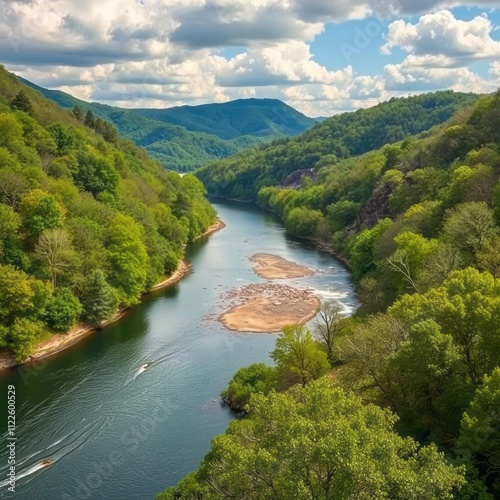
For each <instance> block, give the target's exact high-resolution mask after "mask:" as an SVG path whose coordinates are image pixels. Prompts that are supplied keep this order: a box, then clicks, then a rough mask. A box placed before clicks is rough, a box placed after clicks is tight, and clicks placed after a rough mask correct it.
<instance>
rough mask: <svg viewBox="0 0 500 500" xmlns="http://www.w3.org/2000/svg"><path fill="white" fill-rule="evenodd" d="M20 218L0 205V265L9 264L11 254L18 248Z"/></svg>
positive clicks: (7, 207)
mask: <svg viewBox="0 0 500 500" xmlns="http://www.w3.org/2000/svg"><path fill="white" fill-rule="evenodd" d="M20 226H21V218H20V217H19V215H18V214H17V213H16V212H14V210H12V208H11V207H9V206H8V205H4V204H3V203H0V263H4V264H7V263H10V262H8V261H9V259H10V258H11V257H12V252H13V250H15V249H16V248H18V247H19V243H20V239H19V236H18V230H19V227H20Z"/></svg>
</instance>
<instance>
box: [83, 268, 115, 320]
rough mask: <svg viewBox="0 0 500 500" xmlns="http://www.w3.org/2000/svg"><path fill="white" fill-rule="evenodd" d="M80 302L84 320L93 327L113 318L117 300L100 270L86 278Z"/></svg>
mask: <svg viewBox="0 0 500 500" xmlns="http://www.w3.org/2000/svg"><path fill="white" fill-rule="evenodd" d="M80 301H81V303H82V307H83V313H82V319H83V320H84V321H85V322H87V323H90V324H91V325H98V324H99V323H100V322H101V321H104V320H107V319H109V318H111V317H112V316H113V314H114V312H115V309H116V306H117V304H116V298H115V296H114V294H113V290H112V288H111V287H110V286H109V284H108V282H107V281H106V276H105V274H104V273H103V272H102V271H101V270H100V269H95V270H94V271H92V273H91V274H90V275H89V276H88V277H87V278H85V280H84V282H83V284H82V291H81V294H80Z"/></svg>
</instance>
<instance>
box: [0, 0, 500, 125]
mask: <svg viewBox="0 0 500 500" xmlns="http://www.w3.org/2000/svg"><path fill="white" fill-rule="evenodd" d="M0 63H1V64H4V66H5V67H6V68H7V69H9V70H10V71H12V72H14V73H16V74H18V75H20V76H23V77H24V78H27V79H28V80H31V81H32V82H34V83H37V84H38V85H41V86H44V87H47V88H51V89H58V90H62V91H64V92H68V93H70V94H72V95H74V96H76V97H79V98H81V99H84V100H87V101H96V102H102V103H106V104H111V105H116V106H122V107H128V108H134V107H155V108H165V107H171V106H179V105H184V104H189V105H196V104H204V103H209V102H226V101H229V100H233V99H239V98H250V97H257V98H277V99H281V100H283V101H285V102H286V103H287V104H289V105H291V106H293V107H295V108H296V109H298V110H299V111H301V112H303V113H305V114H307V115H308V116H313V117H316V116H330V115H332V114H336V113H339V112H342V111H350V110H353V109H358V108H360V107H369V106H373V105H376V104H377V103H379V102H382V101H385V100H387V99H390V98H391V97H399V96H405V95H415V94H418V93H422V92H429V91H436V90H444V89H453V90H455V91H467V92H468V91H471V92H479V93H485V92H493V91H495V90H496V89H497V88H499V87H500V0H469V1H466V2H456V1H453V0H450V1H449V0H391V1H387V2H384V1H375V0H84V1H82V0H0Z"/></svg>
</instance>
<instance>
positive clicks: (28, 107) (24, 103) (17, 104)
mask: <svg viewBox="0 0 500 500" xmlns="http://www.w3.org/2000/svg"><path fill="white" fill-rule="evenodd" d="M10 105H11V107H12V109H17V110H19V111H24V112H25V113H27V114H28V115H31V114H33V105H32V104H31V100H30V98H29V97H28V95H27V94H26V92H25V91H24V90H20V91H19V92H18V93H17V94H16V96H15V97H14V99H12V101H11V103H10Z"/></svg>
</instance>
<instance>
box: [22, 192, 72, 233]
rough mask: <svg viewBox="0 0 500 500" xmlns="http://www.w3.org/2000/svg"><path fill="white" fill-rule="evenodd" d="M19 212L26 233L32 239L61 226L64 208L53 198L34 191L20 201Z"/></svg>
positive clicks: (44, 193)
mask: <svg viewBox="0 0 500 500" xmlns="http://www.w3.org/2000/svg"><path fill="white" fill-rule="evenodd" d="M19 211H20V213H21V216H22V218H23V223H24V227H25V229H26V231H27V232H28V234H29V235H30V236H33V237H36V236H40V235H41V234H42V233H43V232H44V231H46V230H48V229H55V228H58V227H62V225H63V221H64V214H65V210H64V208H63V207H62V206H61V205H60V204H59V203H58V202H57V201H56V200H55V198H54V197H53V196H51V195H50V194H48V193H46V192H44V191H42V190H41V189H34V190H33V191H30V192H29V193H28V194H26V196H24V197H23V199H22V201H21V205H20V207H19Z"/></svg>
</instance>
